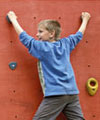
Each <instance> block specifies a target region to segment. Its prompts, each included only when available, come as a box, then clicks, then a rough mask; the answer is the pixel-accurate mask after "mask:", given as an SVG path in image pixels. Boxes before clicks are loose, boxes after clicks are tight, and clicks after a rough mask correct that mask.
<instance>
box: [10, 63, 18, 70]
mask: <svg viewBox="0 0 100 120" xmlns="http://www.w3.org/2000/svg"><path fill="white" fill-rule="evenodd" d="M9 67H10V69H11V70H15V69H16V67H17V62H10V63H9Z"/></svg>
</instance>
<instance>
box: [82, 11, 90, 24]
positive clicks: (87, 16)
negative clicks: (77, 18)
mask: <svg viewBox="0 0 100 120" xmlns="http://www.w3.org/2000/svg"><path fill="white" fill-rule="evenodd" d="M81 18H82V21H83V20H86V21H87V22H88V21H89V19H90V18H91V15H90V13H88V12H82V15H81Z"/></svg>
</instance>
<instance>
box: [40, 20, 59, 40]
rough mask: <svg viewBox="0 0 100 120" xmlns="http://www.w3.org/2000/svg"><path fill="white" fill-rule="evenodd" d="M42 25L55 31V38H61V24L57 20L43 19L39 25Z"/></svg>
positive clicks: (50, 30)
mask: <svg viewBox="0 0 100 120" xmlns="http://www.w3.org/2000/svg"><path fill="white" fill-rule="evenodd" d="M40 25H43V26H44V27H45V29H46V30H48V31H49V32H52V31H55V36H54V38H55V40H59V37H60V33H61V25H60V23H59V22H58V21H57V20H51V19H47V20H42V21H40V23H39V24H38V27H39V26H40Z"/></svg>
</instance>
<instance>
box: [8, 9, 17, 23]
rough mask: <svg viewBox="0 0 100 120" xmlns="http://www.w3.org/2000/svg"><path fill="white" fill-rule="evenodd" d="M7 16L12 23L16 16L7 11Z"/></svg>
mask: <svg viewBox="0 0 100 120" xmlns="http://www.w3.org/2000/svg"><path fill="white" fill-rule="evenodd" d="M7 16H8V17H9V19H10V21H11V22H13V21H14V20H16V19H17V16H16V15H15V13H14V12H13V11H9V12H8V14H7Z"/></svg>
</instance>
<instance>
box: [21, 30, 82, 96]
mask: <svg viewBox="0 0 100 120" xmlns="http://www.w3.org/2000/svg"><path fill="white" fill-rule="evenodd" d="M82 37H83V35H82V33H81V32H79V31H78V32H77V33H76V34H72V35H70V36H68V37H66V38H62V39H60V40H58V41H56V42H48V41H38V40H35V39H34V38H33V37H31V36H29V35H28V34H27V33H26V32H25V31H24V32H22V33H21V34H20V35H19V38H20V41H21V42H22V43H23V44H24V45H25V46H26V47H27V48H28V51H29V53H30V54H31V55H32V56H34V57H36V58H38V59H39V62H38V71H39V76H40V82H41V86H42V89H43V93H44V96H53V95H72V94H78V93H79V90H78V88H77V85H76V80H75V75H74V72H73V68H72V65H71V63H70V53H71V51H72V50H73V49H74V48H75V46H76V45H77V44H78V43H79V41H80V40H81V39H82Z"/></svg>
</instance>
